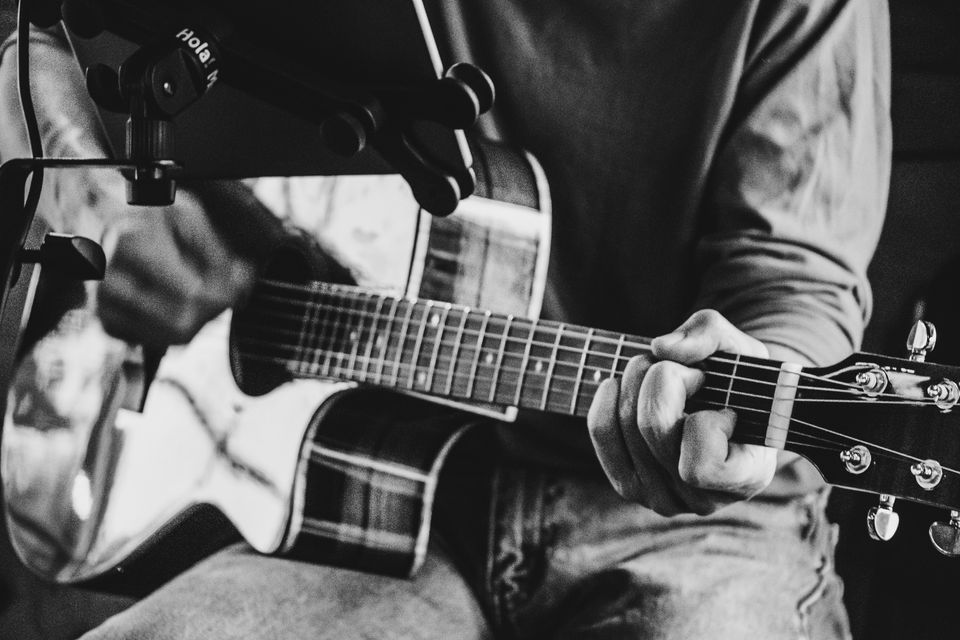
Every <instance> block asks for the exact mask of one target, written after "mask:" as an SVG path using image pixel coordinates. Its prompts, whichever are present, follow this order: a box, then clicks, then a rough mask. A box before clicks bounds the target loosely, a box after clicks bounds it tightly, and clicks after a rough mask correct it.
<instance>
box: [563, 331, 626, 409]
mask: <svg viewBox="0 0 960 640" xmlns="http://www.w3.org/2000/svg"><path fill="white" fill-rule="evenodd" d="M592 334H593V340H592V341H589V342H588V345H587V346H584V353H585V354H586V358H585V359H584V360H583V371H582V375H581V376H580V378H581V380H580V386H579V388H578V389H577V390H576V392H575V393H576V401H577V403H578V406H579V409H580V411H579V412H580V414H583V415H585V413H586V409H588V408H589V404H588V403H587V404H579V403H580V401H581V400H588V399H589V400H592V399H593V396H594V395H596V392H597V388H599V386H600V383H601V382H603V380H604V378H607V377H609V375H608V372H609V371H611V370H612V369H614V368H615V366H616V362H617V361H618V356H617V353H618V352H619V351H620V350H622V347H623V345H622V340H623V336H622V335H619V336H618V335H617V334H615V333H612V332H608V331H594V332H592ZM576 408H577V407H574V409H575V410H576Z"/></svg>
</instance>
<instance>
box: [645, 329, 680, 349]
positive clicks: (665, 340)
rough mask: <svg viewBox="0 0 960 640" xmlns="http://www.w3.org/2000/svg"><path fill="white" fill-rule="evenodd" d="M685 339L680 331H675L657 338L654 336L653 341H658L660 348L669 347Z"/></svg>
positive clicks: (657, 345) (657, 344)
mask: <svg viewBox="0 0 960 640" xmlns="http://www.w3.org/2000/svg"><path fill="white" fill-rule="evenodd" d="M681 340H683V334H682V333H680V332H679V331H674V332H673V333H667V334H664V335H662V336H659V337H657V338H654V339H653V341H652V343H651V344H653V343H656V345H655V346H656V347H657V348H658V349H668V348H670V347H672V346H673V345H675V344H677V343H678V342H680V341H681Z"/></svg>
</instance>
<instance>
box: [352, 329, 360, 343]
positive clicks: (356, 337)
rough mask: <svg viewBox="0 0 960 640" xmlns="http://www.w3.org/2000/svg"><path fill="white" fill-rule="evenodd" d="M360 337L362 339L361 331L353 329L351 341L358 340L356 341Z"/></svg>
mask: <svg viewBox="0 0 960 640" xmlns="http://www.w3.org/2000/svg"><path fill="white" fill-rule="evenodd" d="M359 339H360V334H359V333H357V332H356V331H351V332H350V342H356V341H357V340H359Z"/></svg>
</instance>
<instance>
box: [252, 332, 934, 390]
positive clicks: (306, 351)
mask: <svg viewBox="0 0 960 640" xmlns="http://www.w3.org/2000/svg"><path fill="white" fill-rule="evenodd" d="M238 325H239V326H255V327H256V328H257V333H258V334H259V335H266V334H272V335H278V334H284V335H286V336H291V335H297V333H296V332H294V331H292V330H287V329H283V328H280V327H272V326H271V327H270V328H269V329H264V328H263V325H262V324H260V323H254V322H252V321H251V320H249V319H245V320H241V321H238ZM349 326H352V325H344V328H346V327H349ZM404 335H406V336H409V334H408V333H407V334H404V333H400V332H397V333H394V332H392V331H391V332H390V333H389V334H387V335H386V342H385V343H384V346H383V347H381V348H380V352H381V355H378V356H370V357H368V356H365V355H364V356H360V355H357V356H354V355H353V354H351V355H350V356H349V357H350V358H351V360H353V361H354V362H356V361H357V360H359V361H360V363H361V364H363V365H364V369H363V371H358V375H364V376H366V375H368V374H369V371H368V370H369V368H370V365H371V364H373V363H379V362H380V360H382V359H384V354H386V353H388V352H390V351H391V350H390V349H389V344H390V342H391V341H392V339H393V338H394V337H397V338H399V337H401V336H404ZM479 335H480V333H479V332H470V331H466V330H465V331H463V332H458V336H460V337H461V338H462V337H463V336H467V337H473V336H479ZM371 337H384V334H382V333H378V334H375V335H374V336H370V337H368V338H367V339H366V342H368V343H369V342H375V341H371V339H370V338H371ZM497 338H499V336H498V337H497ZM243 340H244V341H246V342H247V343H249V344H259V345H260V346H263V347H267V348H276V349H285V350H294V353H297V352H299V353H301V354H302V355H301V357H300V358H298V357H296V356H290V357H289V359H290V360H302V361H308V362H310V363H311V365H312V366H314V367H319V366H320V364H319V360H320V359H321V356H325V361H324V364H323V368H324V371H325V372H329V371H330V369H331V368H333V369H335V370H340V369H342V368H343V365H342V364H336V365H334V364H332V360H334V359H338V358H339V359H340V360H343V359H345V358H346V357H347V356H346V354H344V353H343V352H342V351H339V350H334V349H332V348H330V347H321V346H316V347H306V348H301V347H300V346H296V347H295V346H293V345H292V344H290V342H288V341H283V340H279V341H278V340H269V341H268V340H256V339H254V338H251V337H248V336H244V337H243ZM362 341H363V340H362V339H361V338H358V339H356V340H351V342H352V343H353V347H352V348H353V349H357V345H358V344H359V343H360V342H362ZM405 341H409V337H407V338H406V340H405ZM513 341H514V342H518V341H519V342H520V343H521V344H526V342H525V341H523V340H522V339H514V340H513ZM457 344H461V343H460V342H458V341H457V340H455V339H454V340H447V339H446V338H441V340H440V341H439V343H438V342H437V341H436V340H431V341H430V345H431V346H434V347H439V348H440V352H439V353H438V358H437V364H440V365H441V366H440V367H434V369H438V368H440V369H442V368H445V367H443V366H442V365H443V364H451V365H452V364H454V363H455V362H456V361H455V360H452V359H450V358H448V357H446V355H445V354H444V353H443V347H448V348H451V349H452V348H453V347H454V346H455V345H457ZM541 346H543V347H544V348H547V345H546V344H545V343H541ZM462 350H463V352H464V353H468V354H469V353H473V354H476V353H477V352H478V351H479V352H480V353H482V352H484V351H488V352H489V351H490V350H489V349H483V348H480V349H477V348H474V347H471V346H470V345H468V344H462ZM571 352H572V353H576V354H578V355H579V354H580V353H581V351H579V350H575V349H573V350H571ZM308 355H309V356H313V357H311V358H308V357H307V356H308ZM403 355H409V356H414V355H416V356H417V363H416V364H413V363H409V362H399V363H398V362H396V358H394V362H392V363H385V366H389V367H392V368H393V369H394V370H395V373H396V376H397V377H399V376H400V375H403V373H404V369H405V368H412V369H414V372H413V373H415V371H416V370H417V369H425V370H426V371H425V372H426V373H429V372H430V370H429V368H428V367H427V365H421V364H419V360H420V358H422V357H423V354H422V353H417V352H415V351H406V350H405V348H401V347H400V345H397V348H396V350H395V352H394V356H401V357H402V356H403ZM592 355H593V356H595V357H603V358H606V359H609V360H611V362H612V366H610V365H605V366H603V367H598V366H594V365H591V366H586V367H582V368H583V369H584V370H590V371H593V372H604V373H606V372H608V371H610V370H616V372H617V373H622V371H621V370H620V369H618V368H617V365H618V364H620V363H622V362H624V361H629V360H630V358H631V356H626V355H620V356H617V355H615V354H611V353H605V352H603V353H601V352H595V353H593V354H592ZM522 357H523V356H521V355H520V354H518V353H511V354H510V358H514V359H520V358H522ZM533 360H534V361H536V360H544V358H533ZM551 360H552V361H553V362H554V364H555V365H561V366H565V367H574V368H577V369H578V370H579V369H581V367H580V363H579V361H578V362H576V363H574V362H572V361H562V360H556V358H553V357H551ZM731 362H733V361H731ZM480 364H481V365H483V366H490V364H489V363H486V362H483V361H480ZM352 368H354V369H356V367H352ZM739 369H740V368H739V367H738V370H739ZM769 370H771V371H776V372H778V373H779V372H780V369H779V368H773V367H771V368H769ZM501 371H503V372H506V373H512V374H516V375H518V376H519V375H520V374H523V375H528V374H531V373H532V374H534V375H545V374H542V373H541V372H537V371H535V370H533V371H531V370H530V369H529V368H518V367H512V366H509V365H505V366H502V367H501ZM406 373H411V372H410V371H409V370H408V371H406ZM435 373H436V371H434V374H435ZM707 373H708V375H713V376H717V377H721V378H732V379H734V380H741V381H747V382H752V383H753V384H756V385H759V386H767V387H776V386H777V383H776V382H774V381H769V380H759V379H756V378H749V377H746V376H743V375H736V376H733V375H731V374H728V373H723V372H719V371H710V372H707ZM799 377H801V378H803V379H804V380H815V381H820V382H828V383H831V384H832V385H834V386H835V387H840V388H824V387H820V386H810V385H803V384H800V385H796V387H795V388H796V389H798V390H809V391H820V392H823V393H837V394H842V395H847V396H854V397H855V398H856V400H855V401H863V400H869V401H871V402H874V403H877V404H883V403H892V404H902V402H898V400H904V401H909V402H911V403H913V404H915V405H918V406H920V405H924V404H936V400H935V399H933V398H926V397H925V398H915V397H912V396H907V395H904V394H895V393H884V394H882V397H883V398H885V399H884V400H879V399H878V397H880V396H874V397H864V392H863V390H862V389H861V388H860V387H859V386H856V385H853V384H846V383H843V382H840V381H836V380H833V379H832V378H825V377H823V376H815V375H806V376H805V375H803V374H802V373H801V374H799ZM550 379H551V381H561V382H564V381H566V382H571V383H575V382H576V381H577V380H578V379H579V378H578V377H569V376H563V375H562V374H561V375H556V374H555V375H553V376H551V377H550ZM584 379H586V378H584ZM364 381H366V380H364ZM797 401H798V402H811V403H813V402H819V403H842V402H849V400H846V399H843V398H797Z"/></svg>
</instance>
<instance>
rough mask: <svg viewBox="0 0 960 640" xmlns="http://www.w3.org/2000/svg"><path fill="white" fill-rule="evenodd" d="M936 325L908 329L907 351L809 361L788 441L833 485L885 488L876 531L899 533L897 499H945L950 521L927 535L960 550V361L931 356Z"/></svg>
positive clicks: (871, 521) (872, 525) (873, 517)
mask: <svg viewBox="0 0 960 640" xmlns="http://www.w3.org/2000/svg"><path fill="white" fill-rule="evenodd" d="M935 340H936V332H935V329H934V328H933V325H931V324H930V323H926V322H919V323H917V325H916V326H914V328H913V330H912V331H911V332H910V338H909V339H908V342H907V346H908V349H909V352H910V355H909V356H908V357H907V358H892V357H888V356H881V355H874V354H866V353H857V354H854V355H852V356H850V357H848V358H847V359H845V360H843V361H842V362H839V363H837V364H835V365H833V366H830V367H824V368H819V369H805V370H804V376H803V377H802V379H801V381H800V384H799V387H798V390H797V395H796V401H795V403H794V405H793V414H792V420H791V424H790V433H789V435H788V436H787V447H786V448H787V449H790V450H792V451H796V452H798V453H800V454H802V455H803V456H804V457H806V458H808V459H809V460H810V461H811V462H813V463H814V464H815V465H816V466H817V468H818V469H819V470H820V473H821V474H822V475H823V477H824V479H825V480H826V481H827V482H829V483H830V484H832V485H835V486H839V487H845V488H849V489H855V490H860V491H869V492H873V493H877V494H880V503H879V505H878V506H877V507H875V508H873V509H871V510H870V513H869V514H868V516H867V520H868V527H869V529H870V533H871V535H872V536H873V537H874V538H876V539H880V540H889V539H890V538H891V537H892V536H893V534H894V533H895V531H896V528H897V524H898V517H897V514H896V513H895V512H894V511H893V504H894V501H895V500H896V499H897V498H904V499H907V500H911V501H915V502H920V503H924V504H928V505H932V506H936V507H942V508H944V509H946V510H947V511H948V512H949V522H938V523H934V524H933V525H932V526H931V528H930V537H931V539H932V540H933V542H934V545H935V546H936V547H937V549H938V550H940V551H941V552H942V553H945V554H948V555H960V407H958V406H957V404H958V401H960V367H958V366H947V365H940V364H934V363H928V362H926V354H927V352H929V351H930V350H931V349H932V348H933V345H934V344H935Z"/></svg>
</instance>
